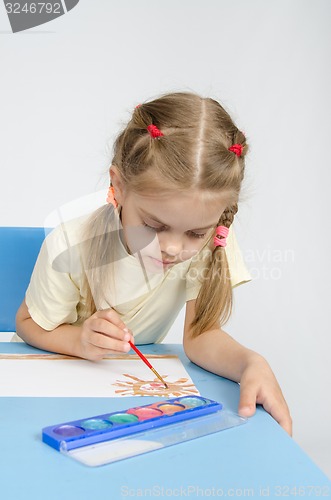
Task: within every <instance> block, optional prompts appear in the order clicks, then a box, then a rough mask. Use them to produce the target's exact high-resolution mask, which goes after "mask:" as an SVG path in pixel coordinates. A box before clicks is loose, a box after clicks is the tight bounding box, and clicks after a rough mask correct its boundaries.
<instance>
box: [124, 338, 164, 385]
mask: <svg viewBox="0 0 331 500" xmlns="http://www.w3.org/2000/svg"><path fill="white" fill-rule="evenodd" d="M129 344H130V346H131V347H132V349H133V350H134V351H135V352H136V353H137V354H138V356H139V358H140V359H142V360H143V362H144V363H145V365H147V366H148V368H150V369H151V370H152V372H153V373H155V375H156V376H157V378H158V379H159V380H160V381H161V382H162V384H163V385H164V387H165V388H166V389H168V386H167V384H166V383H165V381H164V380H163V378H162V377H161V375H160V374H159V373H158V372H157V371H156V370H155V368H153V366H152V365H151V364H150V362H149V361H148V359H147V358H145V356H144V355H143V353H142V352H141V351H139V349H138V348H137V347H136V346H135V345H134V344H132V342H131V341H130V340H129Z"/></svg>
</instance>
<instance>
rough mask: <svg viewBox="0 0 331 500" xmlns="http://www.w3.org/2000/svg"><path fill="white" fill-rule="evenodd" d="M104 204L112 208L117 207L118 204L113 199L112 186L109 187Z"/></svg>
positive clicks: (113, 191)
mask: <svg viewBox="0 0 331 500" xmlns="http://www.w3.org/2000/svg"><path fill="white" fill-rule="evenodd" d="M106 202H107V203H110V204H111V205H113V207H114V208H117V207H118V203H117V201H116V199H115V190H114V188H113V186H110V187H109V189H108V194H107V199H106Z"/></svg>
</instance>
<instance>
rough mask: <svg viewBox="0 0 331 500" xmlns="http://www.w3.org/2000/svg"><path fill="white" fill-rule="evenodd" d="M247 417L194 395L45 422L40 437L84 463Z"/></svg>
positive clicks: (157, 445) (136, 451)
mask: <svg viewBox="0 0 331 500" xmlns="http://www.w3.org/2000/svg"><path fill="white" fill-rule="evenodd" d="M245 421H246V419H244V418H242V417H239V416H238V415H236V414H234V413H232V412H229V411H225V410H224V408H223V405H222V404H221V403H217V402H216V401H213V400H211V399H208V398H204V397H202V396H196V395H188V396H182V397H177V398H171V399H167V400H164V401H158V402H156V403H152V404H149V405H143V406H136V407H134V408H129V409H126V410H120V411H116V412H112V413H105V414H103V415H97V416H93V417H88V418H83V419H80V420H74V421H70V422H64V423H61V424H57V425H52V426H48V427H45V428H44V429H43V430H42V440H43V442H44V443H46V444H48V445H49V446H52V447H53V448H55V449H56V450H58V451H60V452H62V453H64V454H66V455H69V456H71V457H72V458H75V459H76V460H78V461H80V462H82V463H84V464H85V465H90V466H95V465H104V464H106V463H111V462H115V461H117V460H122V459H124V458H130V457H133V456H135V455H139V454H141V453H146V452H147V451H152V450H155V449H159V448H163V447H165V446H170V445H172V444H178V443H181V442H183V441H188V440H190V439H194V438H197V437H201V436H204V435H207V434H211V433H213V432H218V431H220V430H223V429H226V428H229V427H234V426H236V425H240V424H241V423H244V422H245Z"/></svg>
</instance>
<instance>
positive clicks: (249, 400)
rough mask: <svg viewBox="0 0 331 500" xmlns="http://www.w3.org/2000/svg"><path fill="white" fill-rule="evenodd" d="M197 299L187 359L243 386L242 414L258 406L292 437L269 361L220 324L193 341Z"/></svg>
mask: <svg viewBox="0 0 331 500" xmlns="http://www.w3.org/2000/svg"><path fill="white" fill-rule="evenodd" d="M194 314H195V300H190V301H189V302H187V303H186V316H185V327H184V341H183V344H184V350H185V353H186V355H187V357H188V358H189V359H190V360H191V361H192V362H193V363H195V364H197V365H199V366H201V367H202V368H204V369H205V370H208V371H210V372H213V373H216V374H217V375H220V376H222V377H225V378H228V379H231V380H234V381H235V382H239V383H240V401H239V410H238V411H239V413H240V415H242V416H247V417H249V416H251V415H253V414H254V413H255V408H256V404H262V405H263V407H264V409H265V410H266V411H267V412H268V413H270V415H272V416H273V417H274V419H275V420H277V422H278V423H279V424H280V425H281V426H282V427H283V428H284V429H285V430H286V431H287V432H288V433H289V434H290V435H291V433H292V420H291V417H290V413H289V410H288V407H287V404H286V402H285V399H284V396H283V394H282V391H281V389H280V387H279V385H278V382H277V380H276V378H275V375H274V374H273V372H272V370H271V368H270V366H269V364H268V363H267V361H266V360H265V359H264V358H263V357H262V356H261V355H259V354H257V353H256V352H254V351H251V350H250V349H247V348H246V347H244V346H242V345H241V344H239V343H238V342H236V341H235V340H234V339H233V338H232V337H230V335H228V334H227V333H225V332H224V331H223V330H221V329H220V328H219V327H218V326H217V325H215V327H214V328H211V329H210V330H208V331H206V332H204V333H202V334H201V335H199V336H198V337H195V338H192V335H191V331H190V324H191V322H192V320H193V318H194Z"/></svg>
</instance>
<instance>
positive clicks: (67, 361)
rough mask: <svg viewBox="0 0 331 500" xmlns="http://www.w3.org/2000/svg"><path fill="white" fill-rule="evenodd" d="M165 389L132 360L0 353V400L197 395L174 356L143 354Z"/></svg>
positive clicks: (147, 369)
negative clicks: (4, 397)
mask: <svg viewBox="0 0 331 500" xmlns="http://www.w3.org/2000/svg"><path fill="white" fill-rule="evenodd" d="M148 357H149V358H150V359H153V365H154V366H155V368H156V369H157V371H158V372H159V373H160V374H162V373H166V374H167V375H163V377H164V380H165V381H166V383H167V385H168V388H167V389H166V388H165V387H164V385H163V384H162V383H161V382H160V381H159V379H158V378H153V375H152V374H151V371H150V369H149V368H148V367H147V366H146V365H145V364H144V363H143V362H142V360H141V359H140V358H139V357H138V356H136V355H130V354H129V355H116V356H109V357H108V358H107V359H103V360H101V361H98V362H92V361H87V360H85V359H79V358H72V357H71V356H64V355H60V354H0V380H6V383H5V384H0V397H1V396H11V397H29V396H30V397H70V398H72V397H90V398H91V397H96V398H97V397H102V398H109V397H118V396H123V397H124V396H157V397H163V396H164V397H177V396H182V395H186V394H199V392H198V390H197V388H196V387H195V386H194V384H193V382H192V380H191V379H190V377H189V374H188V373H187V371H186V370H185V368H184V366H183V364H182V363H181V361H180V360H179V359H178V357H177V356H173V355H148Z"/></svg>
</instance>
